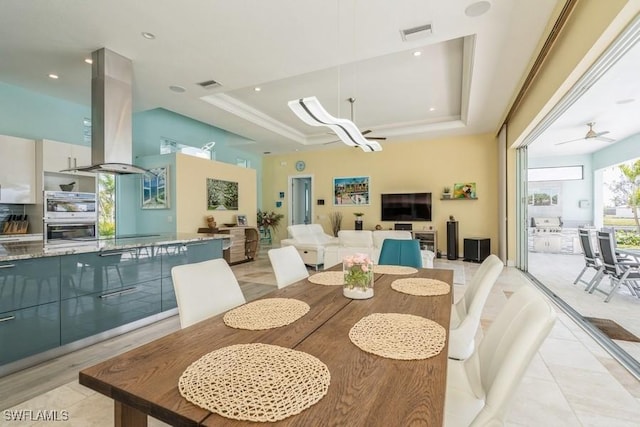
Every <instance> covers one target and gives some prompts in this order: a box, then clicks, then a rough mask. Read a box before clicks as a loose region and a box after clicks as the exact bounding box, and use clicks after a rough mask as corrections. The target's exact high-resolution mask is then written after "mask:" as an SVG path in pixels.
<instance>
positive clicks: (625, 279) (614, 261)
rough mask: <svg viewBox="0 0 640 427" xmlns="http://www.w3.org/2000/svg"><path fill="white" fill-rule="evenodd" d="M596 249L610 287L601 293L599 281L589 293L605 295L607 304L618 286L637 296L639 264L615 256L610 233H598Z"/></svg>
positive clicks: (639, 273) (592, 286)
mask: <svg viewBox="0 0 640 427" xmlns="http://www.w3.org/2000/svg"><path fill="white" fill-rule="evenodd" d="M598 248H599V249H600V261H601V262H602V273H603V274H606V275H607V276H609V280H610V281H611V286H612V287H611V291H609V293H607V292H604V291H601V290H600V289H598V286H599V285H600V283H601V282H602V281H601V280H599V281H597V282H595V283H593V284H592V285H591V287H590V288H589V293H593V291H595V290H597V291H598V292H602V293H604V294H605V295H607V297H606V298H605V300H604V302H609V301H610V300H611V298H613V295H614V294H615V292H616V291H617V290H618V288H619V287H620V285H625V286H626V287H627V289H629V292H630V293H631V295H633V296H635V297H637V296H639V293H640V286H639V285H638V281H639V280H640V269H639V268H640V264H639V263H637V262H635V261H631V260H628V261H626V260H625V261H621V260H620V259H619V258H618V257H617V256H616V248H615V238H614V235H613V233H612V232H611V231H598Z"/></svg>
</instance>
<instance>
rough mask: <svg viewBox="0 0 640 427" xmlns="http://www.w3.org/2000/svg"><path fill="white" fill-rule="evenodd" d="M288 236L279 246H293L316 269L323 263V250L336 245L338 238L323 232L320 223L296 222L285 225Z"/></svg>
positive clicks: (307, 263) (305, 261)
mask: <svg viewBox="0 0 640 427" xmlns="http://www.w3.org/2000/svg"><path fill="white" fill-rule="evenodd" d="M287 233H288V234H289V237H288V238H286V239H283V240H281V241H280V246H294V247H295V248H296V249H297V250H298V253H299V254H300V257H302V261H304V263H305V264H306V265H310V266H313V267H315V268H316V270H317V269H318V267H319V266H321V265H323V264H324V256H325V250H326V248H327V247H330V246H337V245H338V238H337V237H333V236H330V235H329V234H326V233H325V232H324V229H323V228H322V226H321V225H320V224H296V225H290V226H288V227H287Z"/></svg>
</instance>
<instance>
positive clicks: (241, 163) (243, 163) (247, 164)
mask: <svg viewBox="0 0 640 427" xmlns="http://www.w3.org/2000/svg"><path fill="white" fill-rule="evenodd" d="M236 166H240V167H241V168H250V167H251V162H250V161H249V160H247V159H243V158H242V157H236Z"/></svg>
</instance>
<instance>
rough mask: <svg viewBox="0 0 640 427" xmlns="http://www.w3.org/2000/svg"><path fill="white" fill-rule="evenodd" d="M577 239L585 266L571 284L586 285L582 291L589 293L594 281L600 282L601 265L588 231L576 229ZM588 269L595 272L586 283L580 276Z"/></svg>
mask: <svg viewBox="0 0 640 427" xmlns="http://www.w3.org/2000/svg"><path fill="white" fill-rule="evenodd" d="M578 237H579V238H580V247H581V248H582V254H583V256H584V264H585V265H584V268H583V269H582V271H581V272H580V274H578V277H576V280H574V281H573V284H574V285H577V284H578V283H584V284H585V285H586V286H585V288H584V290H585V291H589V290H590V289H591V287H592V286H593V285H594V284H595V283H596V281H600V280H602V276H603V273H602V263H601V262H600V259H599V258H598V252H596V251H595V249H594V248H593V245H592V244H591V233H590V232H589V230H587V229H585V228H578ZM589 269H593V270H594V271H595V272H594V275H593V277H592V278H591V279H590V280H589V281H586V280H585V279H583V277H582V276H584V274H585V273H586V272H587V270H589Z"/></svg>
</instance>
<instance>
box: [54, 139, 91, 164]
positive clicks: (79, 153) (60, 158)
mask: <svg viewBox="0 0 640 427" xmlns="http://www.w3.org/2000/svg"><path fill="white" fill-rule="evenodd" d="M90 164H91V147H85V146H84V145H78V144H67V143H66V142H57V141H51V140H48V139H43V140H42V169H43V171H44V172H60V171H62V170H65V169H71V168H75V167H77V166H89V165H90Z"/></svg>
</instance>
